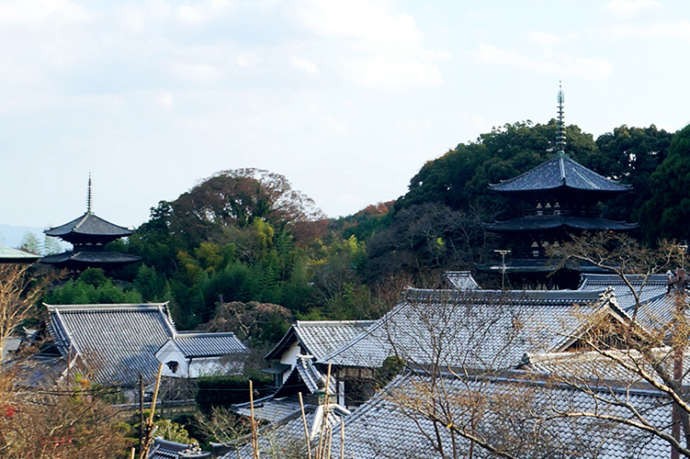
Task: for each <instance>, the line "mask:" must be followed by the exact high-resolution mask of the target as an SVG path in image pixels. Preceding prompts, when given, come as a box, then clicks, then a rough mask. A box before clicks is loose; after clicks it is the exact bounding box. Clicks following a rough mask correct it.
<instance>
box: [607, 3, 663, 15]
mask: <svg viewBox="0 0 690 459" xmlns="http://www.w3.org/2000/svg"><path fill="white" fill-rule="evenodd" d="M659 7H661V3H660V2H659V1H657V0H609V2H608V3H607V4H606V9H607V10H608V11H609V12H610V13H612V14H614V15H616V16H635V15H637V14H639V13H641V12H642V11H645V10H649V9H654V8H659Z"/></svg>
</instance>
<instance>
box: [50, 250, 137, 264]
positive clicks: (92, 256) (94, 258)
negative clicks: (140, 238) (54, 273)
mask: <svg viewBox="0 0 690 459" xmlns="http://www.w3.org/2000/svg"><path fill="white" fill-rule="evenodd" d="M138 261H141V257H138V256H135V255H129V254H125V253H119V252H106V251H88V250H80V251H70V252H63V253H59V254H56V255H48V256H45V257H43V258H42V259H41V261H40V262H41V263H44V264H49V265H53V266H56V267H67V268H86V267H89V266H101V267H114V266H124V265H128V264H131V263H136V262H138Z"/></svg>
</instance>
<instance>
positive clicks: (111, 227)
mask: <svg viewBox="0 0 690 459" xmlns="http://www.w3.org/2000/svg"><path fill="white" fill-rule="evenodd" d="M44 232H45V233H46V235H48V236H54V237H64V236H67V235H69V234H70V233H73V234H79V235H86V236H113V237H122V236H129V235H130V234H132V230H130V229H127V228H125V227H124V226H119V225H115V224H114V223H110V222H109V221H107V220H104V219H102V218H101V217H97V216H96V215H94V214H92V213H89V212H87V213H85V214H84V215H82V216H80V217H77V218H75V219H74V220H72V221H70V222H67V223H65V224H64V225H60V226H56V227H53V228H50V229H47V230H45V231H44Z"/></svg>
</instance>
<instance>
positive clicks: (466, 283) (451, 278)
mask: <svg viewBox="0 0 690 459" xmlns="http://www.w3.org/2000/svg"><path fill="white" fill-rule="evenodd" d="M443 279H444V280H445V281H446V282H447V283H448V286H449V287H452V288H456V289H458V290H475V289H478V288H479V284H478V283H477V281H476V280H474V277H472V273H471V272H469V271H446V272H444V273H443Z"/></svg>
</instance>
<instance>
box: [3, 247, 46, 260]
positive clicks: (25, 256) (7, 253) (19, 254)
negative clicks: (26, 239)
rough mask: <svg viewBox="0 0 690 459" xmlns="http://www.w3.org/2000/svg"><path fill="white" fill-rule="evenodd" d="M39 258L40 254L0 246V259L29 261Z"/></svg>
mask: <svg viewBox="0 0 690 459" xmlns="http://www.w3.org/2000/svg"><path fill="white" fill-rule="evenodd" d="M39 258H41V256H40V255H35V254H33V253H29V252H25V251H24V250H19V249H12V248H10V247H2V246H0V261H3V262H4V261H15V260H16V261H21V262H31V261H35V260H38V259H39Z"/></svg>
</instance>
